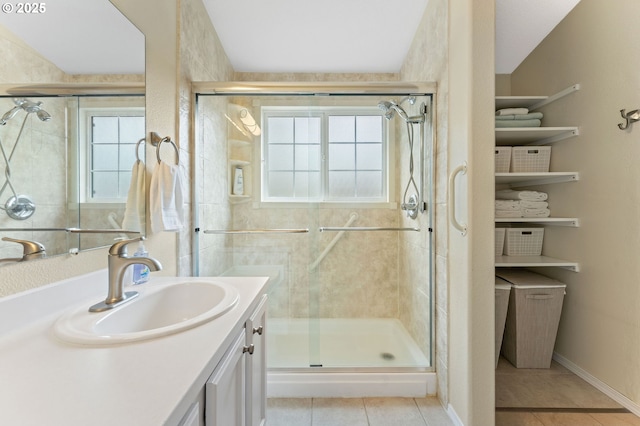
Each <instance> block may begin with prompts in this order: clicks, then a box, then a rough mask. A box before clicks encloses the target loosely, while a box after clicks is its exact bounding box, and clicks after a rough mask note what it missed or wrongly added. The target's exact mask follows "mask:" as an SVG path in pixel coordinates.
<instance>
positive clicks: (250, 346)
mask: <svg viewBox="0 0 640 426" xmlns="http://www.w3.org/2000/svg"><path fill="white" fill-rule="evenodd" d="M254 350H255V346H253V344H251V345H249V346H243V347H242V353H243V354H244V353H247V352H249V355H253V351H254Z"/></svg>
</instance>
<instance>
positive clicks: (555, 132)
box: [495, 84, 580, 272]
mask: <svg viewBox="0 0 640 426" xmlns="http://www.w3.org/2000/svg"><path fill="white" fill-rule="evenodd" d="M579 89H580V85H578V84H575V85H573V86H571V87H569V88H567V89H565V90H563V91H561V92H559V93H557V94H555V95H552V96H496V107H495V108H496V110H498V109H503V108H518V107H524V108H528V109H529V110H530V111H534V110H536V109H539V108H541V107H542V106H544V105H547V104H548V103H551V102H553V101H555V100H557V99H560V98H562V97H564V96H566V95H568V94H570V93H573V92H575V91H576V90H579ZM495 134H496V146H522V145H533V146H540V145H550V144H554V143H557V142H560V141H562V140H565V139H568V138H571V137H574V136H577V135H579V134H580V133H579V129H578V127H534V128H497V129H496V133H495ZM579 179H580V176H579V174H578V173H577V172H545V173H496V174H495V180H496V186H497V187H498V186H499V187H500V188H501V189H502V188H525V187H531V186H538V185H547V184H555V183H564V182H575V181H577V180H579ZM495 222H496V223H507V224H536V225H544V226H548V225H553V226H568V227H578V226H580V222H579V220H578V218H574V217H566V218H560V217H548V218H496V219H495ZM495 266H496V267H511V268H513V267H523V268H524V267H544V266H546V267H549V266H551V267H558V268H565V269H568V270H571V271H574V272H578V271H579V269H580V267H579V265H578V263H576V262H572V261H567V260H563V259H556V258H553V257H549V256H496V260H495Z"/></svg>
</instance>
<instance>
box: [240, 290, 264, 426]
mask: <svg viewBox="0 0 640 426" xmlns="http://www.w3.org/2000/svg"><path fill="white" fill-rule="evenodd" d="M266 319H267V296H266V295H265V296H263V297H262V300H261V301H260V304H259V305H258V307H257V308H256V310H255V311H254V312H253V314H252V315H251V316H250V317H249V319H248V320H247V322H246V323H245V328H246V332H247V346H248V347H253V352H249V354H250V355H249V356H248V357H247V401H246V409H247V412H246V415H247V426H261V425H264V424H265V422H266V408H267V357H266V353H267V351H266V345H265V342H266V331H267V328H266V327H267V321H266Z"/></svg>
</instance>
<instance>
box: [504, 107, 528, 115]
mask: <svg viewBox="0 0 640 426" xmlns="http://www.w3.org/2000/svg"><path fill="white" fill-rule="evenodd" d="M525 114H529V109H527V108H503V109H499V110H497V111H496V115H525Z"/></svg>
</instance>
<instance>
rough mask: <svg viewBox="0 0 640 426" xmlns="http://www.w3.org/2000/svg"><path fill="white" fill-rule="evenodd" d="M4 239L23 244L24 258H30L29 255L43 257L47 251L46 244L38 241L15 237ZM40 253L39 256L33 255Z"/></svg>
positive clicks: (4, 239)
mask: <svg viewBox="0 0 640 426" xmlns="http://www.w3.org/2000/svg"><path fill="white" fill-rule="evenodd" d="M2 241H9V242H12V243H18V244H22V258H23V259H28V258H29V257H43V256H44V255H45V254H46V252H45V248H44V245H42V244H41V243H39V242H37V241H28V240H17V239H15V238H9V237H2ZM33 255H38V256H33Z"/></svg>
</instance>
